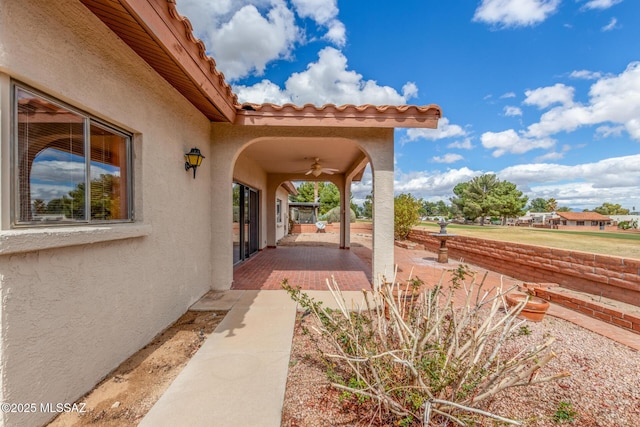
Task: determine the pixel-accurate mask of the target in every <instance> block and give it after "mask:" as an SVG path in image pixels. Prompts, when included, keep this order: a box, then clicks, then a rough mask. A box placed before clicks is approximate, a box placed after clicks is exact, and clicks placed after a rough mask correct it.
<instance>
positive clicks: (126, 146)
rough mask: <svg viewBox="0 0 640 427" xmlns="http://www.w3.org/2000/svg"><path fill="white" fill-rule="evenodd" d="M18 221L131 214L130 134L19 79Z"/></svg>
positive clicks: (16, 115) (126, 217)
mask: <svg viewBox="0 0 640 427" xmlns="http://www.w3.org/2000/svg"><path fill="white" fill-rule="evenodd" d="M13 105H14V107H13V114H14V149H15V168H14V173H15V180H14V182H15V204H14V206H15V207H14V223H15V224H17V225H32V224H68V223H94V222H98V223H103V222H105V221H130V220H132V212H133V210H132V203H131V196H132V191H131V135H129V134H127V133H126V132H123V131H121V130H119V129H117V128H115V127H114V126H111V125H109V124H107V123H104V122H102V121H100V120H98V119H96V118H94V117H92V116H90V115H88V114H85V113H83V112H81V111H78V110H75V109H73V108H71V107H69V106H66V105H65V104H63V103H61V102H59V101H56V100H54V99H52V98H49V97H47V96H45V95H42V94H39V93H38V92H36V91H33V90H31V89H28V88H26V87H22V86H19V85H17V84H16V85H14V104H13Z"/></svg>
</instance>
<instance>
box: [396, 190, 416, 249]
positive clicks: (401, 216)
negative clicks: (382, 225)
mask: <svg viewBox="0 0 640 427" xmlns="http://www.w3.org/2000/svg"><path fill="white" fill-rule="evenodd" d="M421 207H422V200H419V199H416V198H415V197H413V196H412V195H411V194H405V193H403V194H400V195H399V196H396V197H395V198H394V199H393V208H394V235H395V238H396V239H397V240H403V239H406V238H407V236H408V235H409V232H410V231H411V229H412V228H413V227H415V226H416V225H418V224H419V223H420V208H421Z"/></svg>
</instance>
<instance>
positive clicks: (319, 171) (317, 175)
mask: <svg viewBox="0 0 640 427" xmlns="http://www.w3.org/2000/svg"><path fill="white" fill-rule="evenodd" d="M311 174H312V175H313V176H315V177H316V178H317V177H319V176H320V175H322V169H320V168H318V169H314V170H313V171H312V172H311Z"/></svg>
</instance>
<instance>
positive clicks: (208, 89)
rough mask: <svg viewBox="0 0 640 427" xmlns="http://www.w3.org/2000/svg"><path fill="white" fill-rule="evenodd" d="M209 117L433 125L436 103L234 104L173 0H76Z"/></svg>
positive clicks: (249, 121)
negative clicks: (393, 104)
mask: <svg viewBox="0 0 640 427" xmlns="http://www.w3.org/2000/svg"><path fill="white" fill-rule="evenodd" d="M80 1H81V2H82V3H83V4H84V5H85V6H86V7H87V8H89V10H91V11H92V12H93V13H94V14H95V15H96V16H97V17H98V18H99V19H100V20H102V21H103V22H104V23H105V24H106V25H107V26H108V27H109V28H110V29H111V30H112V31H113V32H114V33H116V34H117V35H118V36H119V37H120V38H121V39H122V40H123V41H124V42H125V43H126V44H127V45H129V47H131V48H132V49H133V50H134V51H135V52H136V53H137V54H138V55H139V56H140V57H141V58H142V59H144V60H145V61H146V62H147V63H148V64H149V65H151V66H152V67H153V68H154V69H155V70H156V72H158V74H160V75H161V76H162V77H163V78H164V79H165V80H167V81H168V82H169V83H170V84H171V85H173V86H174V87H175V88H176V89H177V90H178V91H180V93H182V94H183V95H184V96H185V97H186V98H187V99H188V100H189V101H190V102H191V103H192V104H193V105H194V106H196V108H198V109H199V110H200V111H201V112H202V113H203V114H205V115H206V116H207V117H209V119H211V120H213V121H228V122H232V123H236V124H243V125H283V126H345V127H383V128H384V127H386V128H393V127H422V128H436V127H437V124H438V119H439V118H440V117H442V111H441V109H440V107H439V106H437V105H433V104H432V105H426V106H416V105H400V106H391V105H371V104H365V105H354V104H347V105H340V106H337V105H333V104H327V105H323V106H315V105H311V104H305V105H302V106H298V105H293V104H285V105H274V104H269V103H265V104H250V103H246V104H239V103H238V99H237V96H236V94H234V93H233V90H232V88H231V86H230V85H229V84H228V83H227V82H226V81H225V78H224V74H222V73H221V72H220V71H219V70H218V69H217V68H216V62H215V60H214V59H213V58H211V57H210V56H208V55H207V49H206V46H205V44H204V43H203V42H202V41H201V40H200V39H198V38H197V37H196V36H195V35H194V33H193V26H192V25H191V22H190V21H189V19H188V18H186V17H184V16H182V15H180V13H179V12H178V10H177V9H176V0H80Z"/></svg>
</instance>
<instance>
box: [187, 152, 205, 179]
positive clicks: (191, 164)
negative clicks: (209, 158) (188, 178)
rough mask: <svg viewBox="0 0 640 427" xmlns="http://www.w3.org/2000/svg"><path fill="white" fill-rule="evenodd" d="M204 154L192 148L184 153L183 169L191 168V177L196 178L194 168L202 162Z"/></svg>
mask: <svg viewBox="0 0 640 427" xmlns="http://www.w3.org/2000/svg"><path fill="white" fill-rule="evenodd" d="M202 159H204V156H203V155H202V154H200V150H199V149H197V148H192V149H191V151H189V152H188V153H185V155H184V160H185V162H184V170H187V171H188V170H189V169H193V179H196V169H197V168H198V166H200V165H201V164H202Z"/></svg>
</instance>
